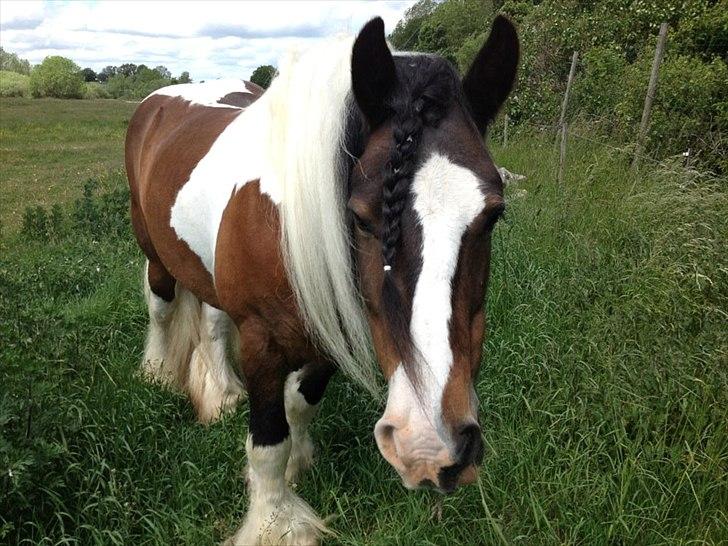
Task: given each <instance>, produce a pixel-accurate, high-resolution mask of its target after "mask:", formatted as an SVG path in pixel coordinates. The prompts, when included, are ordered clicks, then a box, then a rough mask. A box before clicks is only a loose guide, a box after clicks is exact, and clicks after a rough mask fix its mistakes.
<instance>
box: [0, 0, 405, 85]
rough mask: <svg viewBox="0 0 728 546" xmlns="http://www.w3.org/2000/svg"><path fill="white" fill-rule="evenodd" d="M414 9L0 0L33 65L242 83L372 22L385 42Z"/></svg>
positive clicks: (4, 40)
mask: <svg viewBox="0 0 728 546" xmlns="http://www.w3.org/2000/svg"><path fill="white" fill-rule="evenodd" d="M414 3H415V2H414V0H408V1H353V0H347V1H341V0H339V1H328V2H321V1H316V2H307V1H267V2H265V1H257V2H234V1H225V2H212V1H208V2H193V1H179V0H177V1H171V0H170V1H141V0H136V1H129V0H127V1H93V0H92V1H78V0H76V1H48V0H46V1H33V0H20V1H18V0H0V46H2V47H3V49H5V51H8V52H10V53H17V55H18V56H19V57H20V58H22V59H28V60H29V61H30V62H31V64H37V63H40V62H41V61H42V60H43V59H44V58H45V57H46V56H48V55H62V56H64V57H68V58H70V59H71V60H73V61H74V62H76V64H78V65H79V66H80V67H81V68H85V67H90V68H92V69H93V70H95V71H97V72H98V71H100V70H101V69H102V68H104V67H105V66H107V65H117V66H118V65H120V64H123V63H134V64H145V65H147V66H149V67H150V68H153V67H155V66H158V65H164V66H166V67H167V68H168V69H169V70H171V71H172V74H173V75H175V76H177V75H179V74H180V73H181V72H182V71H184V70H186V71H188V72H189V73H190V75H191V77H192V78H193V79H194V80H208V79H213V78H243V79H247V78H249V77H250V74H251V73H252V72H253V70H255V68H256V67H258V66H260V65H263V64H272V65H274V66H275V65H277V62H278V59H279V58H280V57H281V56H282V55H283V54H284V53H285V52H286V51H287V50H288V49H290V48H291V47H299V46H300V45H302V44H306V43H313V42H316V41H318V40H321V39H323V38H326V37H327V36H332V35H336V34H340V33H342V32H343V33H349V34H354V33H356V32H357V31H358V30H359V29H360V28H361V26H362V25H363V24H364V23H366V22H367V21H368V20H369V19H371V18H372V17H374V16H376V15H379V16H381V17H382V19H384V23H385V26H386V32H387V33H389V32H391V31H392V30H393V29H394V27H395V25H396V24H397V21H399V19H400V18H401V17H402V15H403V14H404V12H405V11H406V9H407V8H408V7H409V6H411V5H412V4H414Z"/></svg>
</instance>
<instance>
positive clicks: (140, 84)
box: [106, 68, 172, 99]
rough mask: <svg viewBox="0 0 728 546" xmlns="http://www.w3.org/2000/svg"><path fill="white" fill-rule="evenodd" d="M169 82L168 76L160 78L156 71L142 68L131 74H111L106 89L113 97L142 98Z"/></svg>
mask: <svg viewBox="0 0 728 546" xmlns="http://www.w3.org/2000/svg"><path fill="white" fill-rule="evenodd" d="M171 83H172V80H171V79H170V78H161V77H160V76H159V73H158V72H157V71H155V70H150V69H148V68H143V69H142V70H139V71H138V72H137V73H136V74H133V75H124V74H116V75H114V76H111V77H110V78H109V81H108V83H107V84H106V89H107V90H108V93H109V95H110V96H112V97H114V98H115V99H121V98H124V99H143V98H145V97H146V96H147V95H149V94H150V93H152V92H153V91H156V90H157V89H159V88H160V87H165V86H167V85H170V84H171Z"/></svg>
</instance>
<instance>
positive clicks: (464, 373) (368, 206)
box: [349, 17, 518, 491]
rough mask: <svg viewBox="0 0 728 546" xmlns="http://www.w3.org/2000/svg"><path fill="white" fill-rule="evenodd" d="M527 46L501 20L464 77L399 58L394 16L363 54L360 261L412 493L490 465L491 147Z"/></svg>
mask: <svg viewBox="0 0 728 546" xmlns="http://www.w3.org/2000/svg"><path fill="white" fill-rule="evenodd" d="M517 64H518V38H517V35H516V31H515V29H514V27H513V25H512V24H511V23H510V22H509V21H508V20H507V19H505V18H503V17H498V18H497V19H496V20H495V22H494V23H493V28H492V29H491V33H490V36H489V38H488V40H487V41H486V43H485V45H484V46H483V48H482V49H481V50H480V52H479V53H478V55H477V57H476V58H475V61H474V62H473V65H472V66H471V67H470V69H469V70H468V72H467V75H466V76H465V77H464V78H463V79H462V80H461V79H460V77H459V76H458V74H457V72H456V71H455V70H454V68H453V67H452V66H451V65H450V64H449V63H448V62H447V61H445V60H444V59H442V58H440V57H437V56H433V55H420V54H407V53H404V54H394V55H392V53H391V52H390V50H389V48H388V47H387V44H386V42H385V38H384V26H383V23H382V21H381V19H374V20H372V21H370V22H369V23H368V24H367V25H366V26H365V27H364V28H363V29H362V31H361V33H360V34H359V36H358V38H357V39H356V42H355V43H354V48H353V53H352V66H351V69H352V85H353V91H354V97H355V100H356V104H357V105H358V107H359V110H360V111H361V113H362V115H363V117H364V118H365V119H366V122H367V124H368V126H369V128H370V132H369V136H368V138H367V139H366V141H365V143H364V144H363V152H362V154H361V156H360V160H359V162H358V163H357V164H356V165H355V166H354V168H353V171H352V175H351V197H350V200H349V209H350V211H351V213H352V215H353V218H354V222H355V228H354V231H355V236H354V237H355V242H356V263H357V270H358V274H359V282H360V286H361V290H362V293H363V295H364V298H365V301H366V305H367V313H368V319H369V324H370V328H371V331H372V337H373V339H374V345H375V349H376V352H377V357H378V359H379V363H380V366H381V368H382V371H383V372H384V375H385V377H386V379H387V381H388V384H389V394H388V399H387V407H386V409H385V411H384V415H383V416H382V418H381V419H380V420H379V422H378V423H377V425H376V427H375V429H374V434H375V437H376V440H377V444H378V446H379V449H380V451H381V452H382V455H383V456H384V458H385V459H386V460H387V461H389V463H390V464H392V466H394V468H395V469H396V470H397V471H398V472H399V474H400V475H401V477H402V479H403V481H404V484H405V485H406V486H407V487H417V486H420V485H434V486H437V487H438V488H440V489H442V490H445V491H451V490H453V489H454V488H455V487H456V486H457V485H459V484H463V483H469V482H471V481H473V479H474V478H475V476H476V465H477V464H479V463H480V461H481V459H482V454H483V442H482V438H481V432H480V427H479V425H478V417H477V406H478V401H477V398H476V395H475V390H474V388H473V381H474V379H475V377H476V376H477V373H478V368H479V365H480V361H481V352H482V345H483V335H484V329H485V316H484V299H485V291H486V285H487V280H488V275H489V262H490V238H491V230H492V229H493V225H494V224H495V222H496V220H497V219H498V217H499V216H500V215H501V213H502V212H503V210H504V201H503V187H502V182H501V178H500V176H499V174H498V171H497V170H496V167H495V165H494V164H493V161H492V159H491V158H490V155H489V154H488V152H487V151H486V149H485V146H484V138H483V137H484V133H485V130H486V127H487V125H488V124H489V123H490V122H491V121H492V120H493V118H494V117H495V115H496V113H497V111H498V109H499V107H500V106H501V104H502V103H503V101H504V100H505V99H506V97H507V96H508V94H509V92H510V90H511V87H512V85H513V82H514V79H515V74H516V67H517Z"/></svg>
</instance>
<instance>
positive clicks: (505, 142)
mask: <svg viewBox="0 0 728 546" xmlns="http://www.w3.org/2000/svg"><path fill="white" fill-rule="evenodd" d="M506 146H508V114H506V115H505V116H503V147H504V148H505V147H506Z"/></svg>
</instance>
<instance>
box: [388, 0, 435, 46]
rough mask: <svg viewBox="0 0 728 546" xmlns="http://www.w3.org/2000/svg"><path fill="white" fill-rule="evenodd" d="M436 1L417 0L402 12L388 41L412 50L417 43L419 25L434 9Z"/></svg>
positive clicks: (420, 25)
mask: <svg viewBox="0 0 728 546" xmlns="http://www.w3.org/2000/svg"><path fill="white" fill-rule="evenodd" d="M436 7H437V2H435V0H419V2H417V3H416V4H414V5H413V6H412V7H411V8H409V9H408V10H407V11H405V12H404V17H402V19H401V20H400V21H399V22H398V23H397V26H396V27H395V28H394V30H393V31H392V33H391V34H390V35H389V41H390V42H392V45H393V46H394V47H395V48H397V49H402V50H412V49H413V48H414V46H415V45H417V40H418V36H419V33H420V27H422V23H424V22H425V21H426V20H427V18H428V17H429V16H430V15H431V14H432V12H433V11H435V8H436Z"/></svg>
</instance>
